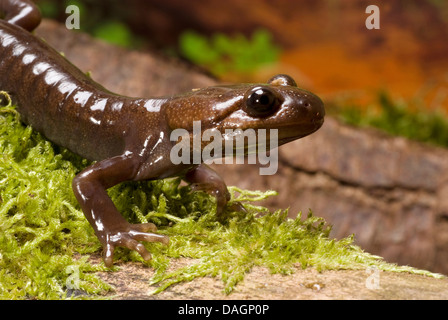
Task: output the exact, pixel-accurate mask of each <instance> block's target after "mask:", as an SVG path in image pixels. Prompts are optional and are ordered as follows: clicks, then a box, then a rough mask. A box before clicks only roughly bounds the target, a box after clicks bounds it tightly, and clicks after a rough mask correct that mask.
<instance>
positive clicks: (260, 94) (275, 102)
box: [245, 87, 280, 117]
mask: <svg viewBox="0 0 448 320" xmlns="http://www.w3.org/2000/svg"><path fill="white" fill-rule="evenodd" d="M279 106H280V101H279V99H278V98H277V96H276V94H275V93H274V92H272V91H271V90H269V89H268V88H263V87H256V88H253V89H252V90H251V91H249V92H248V95H247V98H246V105H245V111H246V113H247V114H248V115H250V116H252V117H267V116H269V115H271V114H273V113H274V112H276V111H277V110H278V108H279Z"/></svg>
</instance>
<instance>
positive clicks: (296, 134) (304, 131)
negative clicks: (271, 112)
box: [276, 117, 324, 146]
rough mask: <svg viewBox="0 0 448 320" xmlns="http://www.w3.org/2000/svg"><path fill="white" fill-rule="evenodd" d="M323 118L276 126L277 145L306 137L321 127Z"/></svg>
mask: <svg viewBox="0 0 448 320" xmlns="http://www.w3.org/2000/svg"><path fill="white" fill-rule="evenodd" d="M323 123H324V118H323V117H319V118H315V119H313V120H312V121H311V122H307V123H293V124H287V125H284V126H278V127H277V128H276V129H278V145H279V146H280V145H282V144H285V143H288V142H291V141H294V140H297V139H300V138H303V137H306V136H308V135H310V134H312V133H314V132H316V131H317V130H319V128H320V127H322V125H323Z"/></svg>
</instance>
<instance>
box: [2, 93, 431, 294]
mask: <svg viewBox="0 0 448 320" xmlns="http://www.w3.org/2000/svg"><path fill="white" fill-rule="evenodd" d="M2 95H3V99H2V100H8V99H5V97H7V96H6V95H5V94H4V93H1V92H0V96H2ZM0 159H1V161H0V299H60V298H69V297H72V294H73V293H76V294H78V295H77V297H81V298H86V297H90V298H91V297H98V294H102V293H105V292H107V291H108V290H110V289H111V288H110V286H108V285H107V284H106V283H104V282H102V281H100V280H99V279H98V278H97V277H96V276H95V272H97V271H100V270H106V268H105V267H104V266H103V264H102V263H101V264H98V265H93V264H91V263H90V262H89V261H88V257H89V254H92V253H98V252H99V251H100V250H101V246H100V244H99V241H98V240H97V238H96V237H95V235H94V233H93V230H92V228H91V227H90V225H89V224H88V222H87V220H86V219H85V218H84V215H83V214H82V212H81V210H80V208H79V205H78V204H77V202H76V200H75V198H74V195H73V193H72V190H71V181H72V179H73V177H74V176H75V174H76V173H77V172H79V171H80V170H82V169H83V168H84V167H86V166H87V165H89V163H88V162H87V161H86V160H84V159H81V158H79V157H78V156H76V155H74V154H72V153H70V152H69V151H67V150H65V149H59V148H58V147H56V146H54V145H52V144H51V143H50V142H48V141H46V140H45V139H44V138H43V137H42V136H41V135H40V134H39V133H37V132H34V131H33V130H32V129H31V128H30V127H25V126H23V125H22V124H21V123H20V121H19V115H18V113H17V112H16V111H15V108H14V107H13V106H11V105H10V103H8V106H6V107H1V108H0ZM230 191H231V194H232V199H231V201H242V202H244V203H245V207H246V209H247V211H248V212H247V213H237V212H229V213H228V217H227V219H226V220H225V221H224V222H223V223H220V222H218V221H217V219H216V216H215V211H216V210H215V209H216V207H215V202H214V199H213V198H212V197H209V196H208V195H206V194H204V193H202V192H191V190H190V189H189V188H188V187H185V186H180V180H179V179H166V180H159V181H151V182H148V181H144V182H140V183H122V184H120V185H117V186H115V187H113V188H111V189H110V190H109V195H110V196H111V198H112V200H113V201H114V203H115V204H116V205H117V208H118V209H119V210H120V212H122V213H123V215H124V216H125V217H126V218H127V219H128V220H129V221H132V222H153V223H156V224H157V225H158V226H159V232H160V233H163V234H166V235H168V236H170V241H171V242H170V245H169V246H168V247H166V246H163V245H161V244H158V243H148V244H146V245H147V247H148V249H149V250H150V251H151V252H152V254H153V260H152V261H150V262H149V263H148V264H149V265H150V266H151V267H153V268H155V270H156V273H155V275H154V277H153V279H152V280H151V282H152V283H159V284H160V285H159V287H158V290H157V292H159V291H161V290H164V289H165V288H167V287H168V286H170V285H172V284H174V283H178V282H181V281H189V280H192V279H194V278H196V277H203V276H219V277H220V278H221V279H222V280H223V281H224V283H225V291H226V292H231V291H232V289H233V288H234V287H235V285H236V284H237V283H238V282H239V281H241V280H242V279H243V278H244V275H245V274H246V273H247V272H249V271H250V269H251V268H252V267H254V266H265V267H268V268H269V269H270V270H271V272H273V273H278V272H281V273H285V274H288V273H291V272H294V270H295V269H296V266H297V265H300V266H301V267H302V268H306V267H308V266H313V267H315V268H317V269H319V270H324V269H338V268H343V269H358V268H366V267H367V266H370V265H374V266H376V267H378V268H379V269H387V270H395V271H411V272H422V273H425V272H424V271H418V270H415V269H411V268H403V267H397V266H395V265H390V264H387V263H385V262H384V261H382V260H381V258H379V257H376V256H372V255H370V254H368V253H365V252H363V251H362V250H361V249H360V248H359V247H357V246H355V245H353V239H352V237H349V238H345V239H342V240H337V241H336V240H332V239H330V238H329V231H330V228H329V227H328V226H326V224H325V222H324V221H323V219H321V218H318V217H315V216H313V215H312V214H311V213H309V215H308V216H307V217H306V218H305V219H301V217H300V215H299V217H298V218H296V219H289V218H287V210H278V211H276V212H273V213H270V212H269V211H268V210H267V209H266V208H263V207H259V206H255V205H253V204H251V203H250V202H251V201H257V200H261V199H264V198H266V197H268V196H271V195H273V194H275V192H272V191H269V192H265V193H263V192H252V191H246V190H240V189H238V188H235V187H231V188H230ZM260 213H265V214H263V215H260ZM177 257H190V258H193V259H195V260H194V261H195V263H194V264H193V265H190V266H187V267H184V268H182V269H180V270H177V271H175V272H172V273H168V272H167V271H166V270H167V268H168V266H169V263H170V259H172V258H177ZM115 258H116V259H121V260H137V261H142V259H141V258H140V256H139V255H138V254H137V253H135V252H131V251H129V250H127V249H118V250H117V251H116V254H115ZM142 262H143V261H142ZM426 273H427V272H426ZM428 274H429V273H428Z"/></svg>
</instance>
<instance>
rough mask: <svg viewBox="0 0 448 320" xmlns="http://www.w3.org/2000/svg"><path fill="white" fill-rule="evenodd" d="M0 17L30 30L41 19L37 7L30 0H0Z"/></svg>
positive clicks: (34, 27)
mask: <svg viewBox="0 0 448 320" xmlns="http://www.w3.org/2000/svg"><path fill="white" fill-rule="evenodd" d="M0 17H1V18H3V19H4V20H6V21H7V22H9V23H11V24H15V25H17V26H19V27H22V28H23V29H25V30H28V31H30V32H31V31H33V30H34V29H36V27H37V26H38V25H39V24H40V21H41V19H42V16H41V13H40V10H39V8H38V7H37V6H36V5H35V4H34V3H33V2H32V1H30V0H0Z"/></svg>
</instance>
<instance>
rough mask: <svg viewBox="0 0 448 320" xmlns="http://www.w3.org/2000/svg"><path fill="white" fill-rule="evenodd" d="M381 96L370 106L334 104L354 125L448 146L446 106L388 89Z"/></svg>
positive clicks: (344, 118)
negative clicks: (399, 97)
mask: <svg viewBox="0 0 448 320" xmlns="http://www.w3.org/2000/svg"><path fill="white" fill-rule="evenodd" d="M377 98H378V101H377V102H376V103H375V104H372V105H370V106H368V107H367V108H362V107H361V106H357V105H354V106H345V105H342V106H341V105H334V106H333V112H334V113H335V114H336V116H337V117H338V118H339V119H341V120H342V121H344V122H346V123H348V124H351V125H356V126H361V127H374V128H378V129H380V130H383V131H385V132H387V133H389V134H391V135H395V136H402V137H406V138H409V139H412V140H416V141H421V142H425V143H428V144H432V145H438V146H442V147H445V148H446V147H448V116H447V114H446V111H444V110H443V109H442V106H440V108H438V109H433V110H431V109H430V108H428V107H427V106H426V105H425V104H424V103H423V102H422V101H419V99H417V98H415V99H414V100H415V101H403V100H402V101H399V100H393V99H392V98H391V97H390V94H389V93H387V92H384V91H383V92H380V93H379V94H378V97H377ZM330 109H332V108H330Z"/></svg>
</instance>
